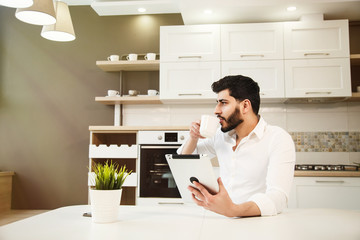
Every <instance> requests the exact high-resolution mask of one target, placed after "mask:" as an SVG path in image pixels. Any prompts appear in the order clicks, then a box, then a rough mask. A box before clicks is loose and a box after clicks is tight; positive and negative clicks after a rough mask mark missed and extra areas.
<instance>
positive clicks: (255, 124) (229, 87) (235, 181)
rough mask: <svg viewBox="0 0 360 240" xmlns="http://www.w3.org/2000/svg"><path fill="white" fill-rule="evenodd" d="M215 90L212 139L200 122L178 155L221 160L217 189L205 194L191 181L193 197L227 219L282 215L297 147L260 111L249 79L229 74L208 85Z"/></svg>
mask: <svg viewBox="0 0 360 240" xmlns="http://www.w3.org/2000/svg"><path fill="white" fill-rule="evenodd" d="M212 90H213V91H214V92H215V93H217V105H216V107H215V111H214V113H215V115H216V116H217V117H218V119H219V122H220V125H221V127H219V129H218V130H217V133H216V135H215V136H214V137H212V138H206V139H205V138H204V137H202V136H201V135H200V132H199V129H200V124H201V123H200V121H199V120H198V121H194V122H192V123H191V126H190V137H189V138H188V139H187V141H186V142H185V143H184V144H183V145H182V146H181V147H180V148H179V149H178V153H179V154H194V153H197V154H207V155H208V156H210V157H213V156H216V157H217V159H218V161H219V167H220V177H219V178H218V184H219V189H220V190H219V192H218V193H216V194H211V193H209V192H208V191H207V190H206V188H205V187H204V186H202V185H201V184H199V183H197V182H194V185H195V187H191V186H189V187H188V189H189V191H190V192H191V194H192V197H193V201H194V202H195V203H196V204H197V205H199V206H202V207H204V208H206V209H208V210H211V211H213V212H216V213H218V214H222V215H225V216H227V217H245V216H271V215H276V214H278V213H281V212H282V211H283V209H284V208H286V207H287V202H288V198H289V194H290V190H291V185H292V181H293V177H294V165H295V146H294V142H293V140H292V138H291V136H290V135H289V134H288V133H287V132H286V131H285V130H283V129H282V128H280V127H276V126H271V125H269V124H267V123H266V122H265V120H264V119H263V118H262V117H261V116H260V115H259V107H260V88H259V86H258V84H257V83H256V82H255V81H253V80H252V79H251V78H249V77H245V76H241V75H237V76H227V77H224V78H222V79H220V80H219V81H217V82H214V83H213V84H212Z"/></svg>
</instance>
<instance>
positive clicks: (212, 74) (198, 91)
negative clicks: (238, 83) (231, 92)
mask: <svg viewBox="0 0 360 240" xmlns="http://www.w3.org/2000/svg"><path fill="white" fill-rule="evenodd" d="M219 79H220V62H185V63H161V64H160V100H162V101H163V100H180V102H181V101H182V100H199V101H201V100H205V101H209V102H210V101H211V102H214V103H215V99H216V94H215V93H213V91H212V90H211V84H212V83H213V82H215V81H217V80H219ZM199 101H198V102H199Z"/></svg>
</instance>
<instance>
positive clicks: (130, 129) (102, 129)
mask: <svg viewBox="0 0 360 240" xmlns="http://www.w3.org/2000/svg"><path fill="white" fill-rule="evenodd" d="M89 130H90V131H93V132H97V133H111V132H113V133H119V132H121V133H136V132H137V131H188V130H189V126H89Z"/></svg>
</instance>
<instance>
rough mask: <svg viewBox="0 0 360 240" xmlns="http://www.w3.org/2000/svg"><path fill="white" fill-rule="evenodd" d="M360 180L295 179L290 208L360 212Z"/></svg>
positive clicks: (332, 178) (346, 178)
mask: <svg viewBox="0 0 360 240" xmlns="http://www.w3.org/2000/svg"><path fill="white" fill-rule="evenodd" d="M359 202H360V178H350V177H295V179H294V184H293V188H292V190H291V195H290V199H289V208H339V209H352V210H360V204H359Z"/></svg>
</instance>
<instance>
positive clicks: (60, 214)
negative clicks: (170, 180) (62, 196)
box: [0, 205, 360, 240]
mask: <svg viewBox="0 0 360 240" xmlns="http://www.w3.org/2000/svg"><path fill="white" fill-rule="evenodd" d="M89 211H90V206H88V205H81V206H69V207H63V208H59V209H55V210H53V211H49V212H46V213H43V214H40V215H36V216H34V217H30V218H27V219H24V220H21V221H18V222H14V223H11V224H8V225H5V226H2V227H0V239H1V240H23V239H31V240H32V239H34V240H35V239H36V240H43V239H46V240H48V239H51V240H57V239H62V240H64V239H76V240H83V239H84V240H85V239H96V240H99V239H121V240H123V239H126V240H128V239H135V240H136V239H144V240H148V239H154V240H155V239H156V240H162V239H171V240H173V239H179V240H180V239H181V240H193V239H194V240H195V239H206V240H209V239H210V240H211V239H216V240H220V239H221V240H222V239H226V240H228V239H251V240H252V239H277V240H282V239H291V240H293V239H305V240H310V239H316V240H319V239H326V240H331V239H334V240H335V239H336V240H338V239H346V240H352V239H354V240H359V239H360V211H348V210H336V209H292V210H287V211H286V212H284V213H282V214H279V215H277V216H273V217H251V218H227V217H224V216H220V215H218V214H215V213H212V212H209V211H206V210H203V209H202V208H200V207H197V206H156V207H149V206H121V207H119V211H120V219H119V221H117V222H115V223H109V224H96V223H92V221H91V218H89V217H83V216H82V215H83V213H84V212H89Z"/></svg>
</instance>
